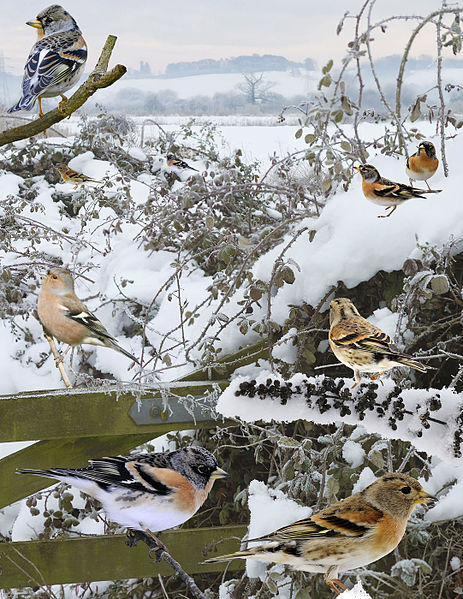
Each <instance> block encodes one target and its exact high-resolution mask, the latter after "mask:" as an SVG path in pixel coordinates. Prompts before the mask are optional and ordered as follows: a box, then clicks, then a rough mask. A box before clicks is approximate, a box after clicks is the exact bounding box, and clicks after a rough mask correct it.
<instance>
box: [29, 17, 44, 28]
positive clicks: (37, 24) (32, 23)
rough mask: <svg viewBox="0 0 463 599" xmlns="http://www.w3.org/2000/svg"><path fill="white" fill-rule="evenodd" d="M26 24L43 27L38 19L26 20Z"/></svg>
mask: <svg viewBox="0 0 463 599" xmlns="http://www.w3.org/2000/svg"><path fill="white" fill-rule="evenodd" d="M26 25H29V27H33V28H34V29H43V27H42V23H41V22H40V21H39V20H38V19H34V20H33V21H26Z"/></svg>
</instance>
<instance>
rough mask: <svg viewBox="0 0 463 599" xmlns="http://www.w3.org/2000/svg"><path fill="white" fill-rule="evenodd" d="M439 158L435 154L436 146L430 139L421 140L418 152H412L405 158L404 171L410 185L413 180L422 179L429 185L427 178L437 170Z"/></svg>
mask: <svg viewBox="0 0 463 599" xmlns="http://www.w3.org/2000/svg"><path fill="white" fill-rule="evenodd" d="M438 166H439V159H438V158H437V155H436V148H435V147H434V145H433V144H432V143H431V142H430V141H422V142H421V143H420V145H419V146H418V152H416V153H415V154H412V155H411V156H410V158H409V159H408V160H407V166H406V168H405V172H406V173H407V175H408V178H409V180H410V185H413V183H412V182H413V181H424V182H425V183H426V185H427V186H428V189H429V190H430V191H431V188H430V187H429V183H428V179H430V178H431V177H432V176H433V175H434V173H435V172H436V171H437V167H438Z"/></svg>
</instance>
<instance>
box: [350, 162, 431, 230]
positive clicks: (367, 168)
mask: <svg viewBox="0 0 463 599" xmlns="http://www.w3.org/2000/svg"><path fill="white" fill-rule="evenodd" d="M355 168H356V169H357V170H358V172H359V173H360V174H361V175H362V189H363V194H364V195H365V197H366V198H367V200H370V202H373V204H378V206H386V210H391V208H392V210H391V211H390V212H389V214H386V215H381V216H378V218H387V217H388V216H391V214H392V213H393V212H394V211H395V210H396V208H397V206H399V205H400V204H403V202H405V201H406V200H409V199H410V198H421V199H425V197H426V196H425V195H424V194H426V193H440V192H441V191H442V190H440V189H434V190H432V189H431V190H424V189H416V188H415V187H410V186H409V185H404V184H403V183H394V182H393V181H389V179H385V178H384V177H381V175H380V174H379V172H378V171H377V169H376V168H375V167H374V166H371V165H370V164H361V165H360V166H356V167H355Z"/></svg>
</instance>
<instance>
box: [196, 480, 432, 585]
mask: <svg viewBox="0 0 463 599" xmlns="http://www.w3.org/2000/svg"><path fill="white" fill-rule="evenodd" d="M433 499H434V498H433V497H432V496H431V495H429V494H428V493H427V492H426V491H425V490H424V489H423V487H422V486H421V485H420V483H419V482H418V481H417V480H416V479H414V478H412V477H411V476H408V475H406V474H394V473H390V474H385V475H384V476H382V477H381V478H378V479H377V480H376V481H375V482H374V483H372V484H371V485H369V486H368V487H366V488H365V489H363V491H360V493H355V494H354V495H351V496H350V497H348V498H347V499H343V500H342V501H338V502H336V503H333V504H332V505H330V506H329V507H327V508H325V509H324V510H322V511H321V512H317V513H316V514H313V515H312V516H311V517H310V518H305V519H304V520H298V521H297V522H294V523H293V524H289V525H288V526H284V527H283V528H279V529H278V530H276V531H275V532H272V533H270V534H268V535H264V536H262V537H259V538H257V539H250V540H249V541H247V542H251V541H252V542H254V541H266V542H265V543H263V544H262V545H257V546H256V547H251V548H249V549H246V550H244V551H237V552H236V553H231V554H229V555H221V556H220V557H216V558H212V559H208V560H207V561H206V563H209V562H224V561H228V560H231V559H234V558H242V559H247V558H250V559H255V560H258V561H261V562H276V563H280V564H287V565H289V566H291V567H292V568H294V569H295V570H302V571H303V572H313V573H320V574H324V575H325V581H326V583H327V584H328V585H329V586H330V587H331V589H332V590H333V591H334V592H335V593H336V594H338V595H339V594H340V590H339V589H341V590H346V586H345V585H344V584H343V583H342V582H340V581H339V580H338V575H339V571H345V570H352V569H354V568H360V567H361V566H366V565H367V564H370V563H371V562H374V561H376V560H378V559H380V558H381V557H383V556H385V555H387V554H388V553H390V552H391V551H393V550H394V549H395V548H396V547H397V545H398V544H399V542H400V540H401V539H402V537H403V535H404V533H405V527H406V525H407V521H408V519H409V518H410V516H411V513H412V511H413V508H414V507H415V505H417V504H418V503H427V502H429V501H432V500H433Z"/></svg>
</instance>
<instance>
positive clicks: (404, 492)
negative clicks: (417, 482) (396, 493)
mask: <svg viewBox="0 0 463 599" xmlns="http://www.w3.org/2000/svg"><path fill="white" fill-rule="evenodd" d="M400 490H401V491H402V493H403V494H404V495H408V494H409V493H411V491H412V490H411V488H410V487H402V488H401V489H400Z"/></svg>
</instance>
